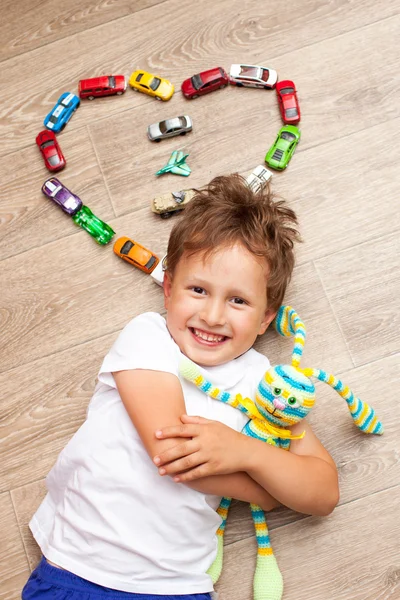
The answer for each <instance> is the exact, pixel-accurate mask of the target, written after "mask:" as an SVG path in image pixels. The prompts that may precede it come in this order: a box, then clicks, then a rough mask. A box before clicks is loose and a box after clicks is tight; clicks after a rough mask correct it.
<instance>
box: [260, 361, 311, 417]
mask: <svg viewBox="0 0 400 600" xmlns="http://www.w3.org/2000/svg"><path fill="white" fill-rule="evenodd" d="M314 402H315V387H314V384H313V383H312V381H311V380H310V379H309V378H308V377H306V376H305V375H303V373H301V372H300V371H298V370H297V369H296V368H295V367H292V366H289V365H278V366H276V367H273V368H271V369H269V370H268V371H267V372H266V373H265V375H264V376H263V378H262V380H261V381H260V383H259V384H258V388H257V392H256V402H255V403H256V406H257V408H258V410H259V412H260V413H261V414H262V415H263V417H265V418H266V419H267V420H268V421H269V422H270V423H274V424H275V425H280V426H281V427H282V426H284V427H289V426H291V425H294V424H295V423H298V422H299V421H301V419H303V418H304V417H305V416H306V415H307V414H308V413H309V411H310V410H311V408H312V407H313V406H314Z"/></svg>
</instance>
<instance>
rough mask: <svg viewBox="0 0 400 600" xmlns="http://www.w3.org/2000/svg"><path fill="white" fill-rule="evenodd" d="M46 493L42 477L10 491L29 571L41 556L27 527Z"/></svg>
mask: <svg viewBox="0 0 400 600" xmlns="http://www.w3.org/2000/svg"><path fill="white" fill-rule="evenodd" d="M45 495H46V483H45V481H44V479H42V480H40V481H35V482H33V483H31V484H29V485H25V486H23V487H18V488H16V489H15V490H13V492H12V493H11V497H12V501H13V505H14V508H15V513H16V516H17V521H18V525H19V528H20V531H21V536H22V541H23V543H24V548H25V552H26V556H27V558H28V563H29V568H30V570H31V571H33V569H34V568H35V567H36V566H37V564H38V563H39V561H40V558H41V556H42V553H41V551H40V548H39V546H38V545H37V543H36V542H35V540H34V538H33V535H32V534H31V531H30V529H29V521H30V520H31V518H32V515H33V514H34V512H36V510H37V509H38V508H39V506H40V503H41V502H42V500H43V498H44V497H45Z"/></svg>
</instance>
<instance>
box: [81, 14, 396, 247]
mask: <svg viewBox="0 0 400 600" xmlns="http://www.w3.org/2000/svg"><path fill="white" fill-rule="evenodd" d="M398 26H399V22H398V21H397V19H396V18H393V19H389V20H387V21H384V22H383V23H377V24H375V25H374V26H369V27H366V28H364V29H362V30H358V31H356V32H353V33H352V34H351V35H350V34H349V35H347V36H346V35H344V36H340V37H337V38H334V39H329V40H325V41H324V42H321V43H319V44H315V45H313V46H311V47H306V48H302V49H301V50H297V51H296V52H292V53H289V54H287V55H286V54H285V55H283V56H280V57H278V58H277V64H276V65H275V66H276V68H277V69H278V71H279V73H280V76H281V77H284V76H285V75H284V74H285V73H287V74H289V73H290V76H291V77H293V79H294V80H295V81H297V82H298V84H297V85H298V87H299V95H300V99H301V101H302V102H301V105H302V121H301V128H302V132H303V137H302V140H301V142H300V145H299V148H298V150H297V151H296V155H295V156H294V158H293V160H292V163H291V165H290V168H289V169H288V173H289V178H287V174H286V173H282V174H275V175H274V186H275V187H276V189H277V191H278V192H280V191H281V190H290V197H293V196H294V197H295V198H296V197H299V198H301V200H303V199H304V196H306V199H307V198H308V201H307V204H306V207H307V208H306V210H309V206H310V204H312V208H314V207H315V204H316V203H318V210H319V215H320V216H319V220H320V221H323V218H322V217H323V215H322V213H321V211H322V210H323V207H321V196H322V195H323V194H324V193H325V194H328V192H329V191H332V194H333V193H334V190H335V187H336V184H337V187H338V193H337V196H339V197H340V198H342V199H341V204H342V203H343V201H345V202H349V195H348V194H346V195H344V194H343V190H346V191H347V188H346V187H345V185H346V182H347V180H348V178H349V177H350V174H351V176H352V179H351V187H350V189H351V190H353V188H356V190H357V193H356V195H357V197H356V198H354V205H353V204H351V207H353V206H356V207H357V211H358V212H359V210H360V204H359V202H360V200H359V196H360V194H361V193H365V189H364V188H365V187H366V185H368V189H369V190H370V192H369V193H370V194H371V195H372V194H373V190H374V188H373V187H372V185H370V184H371V181H370V180H371V179H372V180H374V179H377V180H378V182H380V181H381V180H382V181H383V182H384V184H383V186H384V188H385V189H386V188H389V189H388V191H390V190H391V188H392V187H393V185H394V184H393V183H392V181H393V180H391V178H390V177H389V178H386V177H385V175H386V174H387V172H388V171H392V170H393V168H394V161H395V158H394V157H395V156H396V152H395V151H394V152H393V153H389V154H390V156H388V152H387V150H386V148H387V142H386V139H387V134H388V133H387V132H388V131H389V135H390V134H391V132H392V130H393V127H396V126H398V121H396V122H394V123H392V122H390V123H386V121H391V120H392V119H393V118H394V117H396V116H397V112H396V110H394V108H393V102H392V100H391V92H390V90H388V91H387V96H386V98H387V101H386V99H385V98H381V97H380V94H381V91H380V87H379V91H377V90H376V93H377V94H379V101H378V98H377V99H376V101H375V102H374V101H370V102H369V104H367V105H365V106H364V105H363V106H362V108H361V115H358V111H357V107H356V106H355V103H356V102H357V101H358V102H360V100H359V98H360V94H361V95H362V96H367V95H368V94H369V95H372V94H373V92H372V91H369V92H368V94H367V92H366V91H365V94H364V95H363V93H362V90H363V86H365V85H369V83H368V84H367V83H366V81H365V72H364V67H363V64H364V63H363V61H364V57H363V56H362V55H361V54H360V53H358V52H354V44H355V43H356V41H355V40H356V39H357V40H358V41H359V43H360V45H363V44H364V43H365V44H368V45H369V47H370V48H371V51H372V52H373V56H374V59H373V64H371V65H369V69H370V72H371V76H373V77H375V78H376V79H377V78H378V74H379V80H380V79H381V77H383V76H385V77H386V79H387V80H388V81H389V82H390V85H391V86H394V87H395V88H396V85H397V84H396V83H395V82H393V81H392V76H393V73H394V71H395V69H396V67H395V65H396V60H397V59H395V58H393V63H390V61H389V63H388V62H387V54H388V53H389V46H388V47H386V43H387V44H390V42H389V41H388V40H389V38H390V37H391V36H392V35H393V34H394V30H395V28H397V27H398ZM382 45H383V48H382ZM375 47H376V52H375V50H373V48H375ZM385 48H386V50H385ZM342 53H343V54H346V55H349V60H348V61H346V62H345V63H342V61H339V62H335V57H336V56H337V55H338V54H342ZM327 63H329V64H330V65H331V64H332V65H333V66H332V68H330V69H326V68H325V65H326V64H327ZM343 69H349V72H350V73H351V78H350V79H348V78H346V77H345V74H344V72H343ZM384 73H385V74H386V75H383V74H384ZM286 76H289V75H286ZM315 81H318V82H319V84H318V86H316V85H315ZM321 89H326V90H328V89H329V94H324V95H321V92H320V90H321ZM369 90H370V88H369ZM173 107H174V108H173ZM317 111H318V112H317ZM185 113H189V115H190V116H191V118H192V120H193V132H192V133H190V134H189V135H187V136H186V137H185V138H184V141H182V139H183V138H178V139H169V140H165V141H163V142H162V143H161V144H158V145H156V144H154V143H153V144H152V143H150V142H149V141H148V139H147V137H146V126H147V125H148V124H150V123H154V122H157V121H158V120H160V119H164V118H167V117H171V116H174V114H175V115H177V114H185ZM355 115H357V118H355ZM127 120H128V121H129V122H130V123H132V126H131V127H128V128H127V126H126V124H127ZM371 124H374V125H375V128H374V129H372V130H370V129H369V128H370V127H371ZM281 125H282V123H281V120H280V116H279V112H278V109H277V106H276V99H275V97H274V93H273V92H265V93H264V92H261V91H260V90H248V89H233V88H232V86H230V87H229V88H227V89H226V90H224V91H220V92H218V93H214V94H210V95H209V96H207V97H204V98H201V99H199V100H198V101H197V100H195V101H192V102H188V101H186V100H185V99H184V98H183V97H181V96H177V97H174V98H173V99H172V101H171V102H170V103H169V104H168V106H167V107H164V106H162V107H161V109H160V107H159V105H154V103H148V104H146V105H145V106H140V107H137V106H136V107H134V108H132V109H131V110H129V111H127V112H125V113H123V114H116V115H113V116H110V117H109V118H107V119H104V120H100V121H98V122H97V123H94V124H90V125H89V129H90V131H91V133H92V136H93V140H94V143H95V145H96V148H97V151H98V156H99V160H100V164H101V166H102V169H103V172H104V175H105V178H106V181H107V184H108V187H109V189H110V193H111V196H112V199H113V204H114V206H115V210H116V214H117V215H121V214H124V213H126V212H128V211H129V210H131V209H132V206H135V207H137V206H141V202H142V198H143V197H147V198H151V197H152V196H154V195H157V194H158V193H162V192H163V191H164V190H165V189H168V188H169V187H170V186H176V185H179V183H176V179H177V178H176V176H174V175H167V176H162V177H160V178H159V179H156V178H155V177H154V173H155V172H156V171H157V169H158V168H159V167H160V166H162V165H163V164H165V162H166V160H167V158H168V156H169V154H170V153H171V151H172V150H174V149H177V148H179V147H182V146H184V148H185V151H187V152H188V153H189V154H190V157H189V159H188V163H189V164H190V166H191V168H192V174H191V176H190V178H189V179H188V183H189V182H190V185H191V186H194V187H196V186H197V187H198V186H201V185H204V184H205V183H207V182H208V181H209V179H211V178H212V177H213V176H215V175H219V174H222V173H227V172H232V171H239V172H242V171H244V170H246V169H251V168H252V167H253V166H255V165H257V164H259V163H262V162H263V161H264V157H265V153H266V151H267V150H268V148H269V146H270V145H271V144H272V143H273V141H274V138H275V135H276V132H277V131H278V129H279V128H280V127H281ZM379 125H380V126H381V127H382V129H380V128H379V127H378V126H379ZM364 129H365V130H366V131H365V132H364V131H363V130H364ZM244 132H245V137H244V135H243V134H244ZM351 133H357V136H359V137H354V138H349V137H348V136H349V135H350V134H351ZM343 136H346V137H345V141H343V140H342V139H341V138H342V137H343ZM395 137H396V136H395ZM337 138H340V139H339V141H338V142H337V143H336V142H335V143H334V145H333V146H329V145H327V143H328V142H332V141H333V140H336V139H337ZM365 143H367V144H369V146H365V145H364V144H365ZM397 144H398V141H397V140H394V141H393V145H394V147H396V145H397ZM355 148H357V151H355V150H354V149H355ZM310 149H312V152H311V153H310V152H309V150H310ZM372 153H373V157H374V159H373V160H374V164H375V165H376V169H374V170H371V165H370V161H368V162H366V161H365V156H366V154H368V157H370V156H371V154H372ZM121 156H124V160H123V161H121V159H120V158H121ZM339 165H340V166H339ZM381 165H382V167H383V172H381V170H380V168H379V167H380V166H381ZM304 167H305V168H304ZM354 169H358V172H355V170H354ZM357 175H359V178H358V177H357ZM327 176H329V177H330V178H333V177H334V180H335V186H334V187H333V189H331V188H330V187H328V186H327V185H326V183H327ZM361 178H362V180H361V181H362V182H363V183H364V182H365V183H364V185H362V184H361V185H360V183H361V181H360V179H361ZM338 180H339V181H338ZM342 180H343V181H342ZM328 183H330V182H328ZM317 185H318V187H317ZM356 185H357V187H356ZM128 189H136V190H137V193H136V197H135V199H134V201H133V202H134V203H133V204H132V198H131V196H130V195H129V194H127V190H128ZM306 190H307V191H306ZM325 190H326V192H325ZM343 196H344V199H343ZM386 198H390V196H386ZM335 199H336V198H335ZM329 201H330V204H329V206H328V208H327V210H328V216H329V212H330V211H332V210H335V211H336V212H335V216H336V215H337V206H336V205H335V204H334V203H333V202H332V199H331V198H329ZM388 203H389V200H385V201H384V207H383V208H385V207H386V205H387V204H388ZM392 205H393V203H392ZM377 206H378V204H377ZM332 207H333V208H332ZM376 210H377V209H376ZM393 211H394V208H393V207H391V208H390V209H389V213H390V214H391V213H393ZM364 214H367V212H366V211H365V213H364ZM383 214H384V215H385V216H384V217H381V218H378V225H380V223H381V222H382V220H384V219H385V218H386V214H385V213H383ZM351 217H353V219H354V221H353V223H352V224H351V226H352V227H353V229H354V228H355V226H354V223H356V222H357V218H356V217H357V213H356V215H354V214H353V213H352V215H351ZM371 223H372V220H371ZM314 227H315V224H314V222H312V223H311V226H310V227H309V229H310V230H311V231H312V230H313V228H314ZM371 227H372V226H371V225H370V226H369V227H368V230H370V229H371ZM336 228H337V227H336ZM337 229H339V232H340V234H341V237H342V238H343V237H345V235H344V231H343V228H337ZM317 235H318V233H316V234H315V236H317ZM319 235H321V237H323V239H324V238H325V237H326V231H325V230H323V231H322V232H321V233H319ZM375 235H376V234H375ZM337 237H339V236H337ZM318 241H319V239H318ZM335 241H336V240H335ZM341 243H342V244H343V243H344V242H343V241H342V242H341ZM332 245H333V243H332ZM339 247H340V246H339Z"/></svg>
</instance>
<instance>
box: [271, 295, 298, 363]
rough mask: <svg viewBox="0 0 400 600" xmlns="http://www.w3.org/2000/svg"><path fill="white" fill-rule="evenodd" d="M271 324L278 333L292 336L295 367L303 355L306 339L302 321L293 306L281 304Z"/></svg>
mask: <svg viewBox="0 0 400 600" xmlns="http://www.w3.org/2000/svg"><path fill="white" fill-rule="evenodd" d="M273 325H274V327H275V329H276V331H277V332H278V333H279V335H283V336H285V337H291V336H294V347H293V352H292V365H293V366H294V367H297V366H298V365H299V364H300V359H301V357H302V356H303V350H304V343H305V341H306V328H305V325H304V323H303V321H302V320H301V319H300V317H299V315H298V314H297V312H296V311H295V310H294V308H292V307H291V306H281V307H280V309H279V310H278V312H277V314H276V317H275V319H274V321H273Z"/></svg>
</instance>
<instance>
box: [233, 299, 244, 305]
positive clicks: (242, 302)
mask: <svg viewBox="0 0 400 600" xmlns="http://www.w3.org/2000/svg"><path fill="white" fill-rule="evenodd" d="M232 302H233V303H234V304H246V300H243V298H232Z"/></svg>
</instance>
